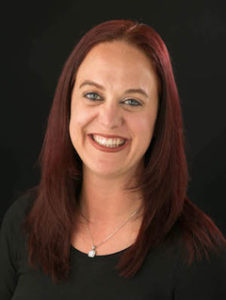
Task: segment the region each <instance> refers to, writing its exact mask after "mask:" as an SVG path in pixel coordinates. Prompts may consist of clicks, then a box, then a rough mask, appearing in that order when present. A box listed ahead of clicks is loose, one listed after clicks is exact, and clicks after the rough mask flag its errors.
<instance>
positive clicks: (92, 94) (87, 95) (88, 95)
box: [84, 93, 101, 101]
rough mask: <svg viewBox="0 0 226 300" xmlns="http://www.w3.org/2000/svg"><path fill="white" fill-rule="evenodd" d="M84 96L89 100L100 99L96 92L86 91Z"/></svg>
mask: <svg viewBox="0 0 226 300" xmlns="http://www.w3.org/2000/svg"><path fill="white" fill-rule="evenodd" d="M84 96H85V97H86V98H88V99H90V100H94V101H95V100H100V99H101V97H100V96H99V95H98V94H97V93H87V94H85V95H84Z"/></svg>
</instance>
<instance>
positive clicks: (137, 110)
mask: <svg viewBox="0 0 226 300" xmlns="http://www.w3.org/2000/svg"><path fill="white" fill-rule="evenodd" d="M85 81H92V82H95V83H97V84H99V85H101V86H102V88H100V87H97V86H96V85H93V84H84V82H85ZM81 85H83V86H82V87H81ZM128 89H142V91H143V93H145V94H146V95H145V94H143V93H140V92H134V91H133V92H126V91H127V90H128ZM93 93H95V94H93ZM138 104H139V105H138ZM157 111H158V79H157V76H156V74H155V72H154V70H153V67H152V64H151V62H150V59H149V58H148V57H147V56H146V55H145V54H144V53H143V52H142V51H141V50H140V49H137V48H136V47H135V46H132V45H130V44H128V43H126V42H124V41H113V42H106V43H100V44H98V45H97V46H95V47H94V48H92V49H91V50H90V52H89V53H88V54H87V56H86V57H85V59H84V60H83V62H82V64H81V65H80V67H79V69H78V71H77V74H76V78H75V84H74V87H73V91H72V98H71V116H70V125H69V133H70V137H71V141H72V144H73V146H74V148H75V150H76V151H77V153H78V155H79V156H80V158H81V160H82V162H83V184H82V190H81V195H80V202H81V211H82V213H83V214H84V215H85V216H86V217H87V218H88V219H89V221H90V224H91V227H92V236H93V238H94V241H95V242H96V243H98V242H100V241H101V240H103V239H104V238H105V237H106V236H107V235H109V233H111V232H112V231H113V230H114V229H115V228H116V227H118V226H119V225H120V224H121V223H122V222H123V221H124V220H125V219H126V218H127V217H128V216H129V214H130V213H131V212H132V211H134V210H135V209H136V208H138V207H140V206H141V205H142V200H141V197H140V195H139V194H134V193H133V194H131V193H130V194H129V193H128V192H125V191H124V190H123V187H124V186H125V185H126V184H128V183H129V182H132V180H133V179H135V178H136V176H137V175H138V174H139V172H142V168H143V156H144V154H145V152H146V150H147V148H148V146H149V144H150V143H151V140H152V136H153V131H154V126H155V122H156V118H157ZM91 133H98V134H100V135H101V134H105V135H117V136H122V137H124V138H126V139H127V140H128V144H127V146H126V147H125V148H124V149H123V150H121V151H118V152H104V151H101V150H99V149H96V148H95V147H94V146H93V144H92V143H91V142H90V138H89V137H88V134H91ZM131 178H133V179H131ZM83 223H84V222H83ZM140 223H141V219H138V220H137V219H136V220H135V221H134V222H132V221H131V222H129V223H127V225H126V226H125V227H123V229H121V230H120V232H118V233H117V234H116V237H115V238H114V237H112V238H111V239H110V240H111V241H110V240H109V241H108V242H107V243H106V244H103V245H102V246H101V247H100V250H99V253H100V252H101V251H103V253H107V252H109V249H108V245H111V243H112V245H113V243H116V244H117V240H119V237H121V238H122V239H124V240H126V242H125V245H127V246H128V244H129V243H131V240H128V235H130V236H132V237H133V239H134V238H135V236H136V234H137V232H138V229H139V226H140ZM77 230H78V229H77ZM85 230H86V231H84V232H83V233H84V234H85V236H86V237H87V238H86V239H84V237H83V245H85V243H86V242H87V247H88V244H89V248H90V237H89V236H87V228H86V229H85ZM80 231H81V232H82V231H83V230H82V228H80ZM132 232H133V234H132V235H131V233H132ZM114 239H117V240H114ZM85 240H86V241H85ZM81 243H82V242H81V239H80V245H81ZM73 245H74V246H77V248H79V238H78V240H76V239H75V237H74V243H73ZM114 245H115V244H114ZM117 245H118V246H115V247H114V249H115V250H120V247H121V248H123V245H122V244H120V243H119V244H117ZM109 247H110V246H109ZM85 248H86V247H85V246H84V247H82V246H80V249H83V250H84V249H85ZM101 249H103V250H101ZM84 251H85V250H84ZM111 251H112V247H111Z"/></svg>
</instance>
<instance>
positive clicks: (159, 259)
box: [0, 197, 226, 300]
mask: <svg viewBox="0 0 226 300" xmlns="http://www.w3.org/2000/svg"><path fill="white" fill-rule="evenodd" d="M30 201H31V200H30V199H29V198H27V197H22V198H20V199H18V200H17V201H15V202H14V203H13V205H11V207H10V208H9V209H8V211H7V213H6V214H5V217H4V220H3V224H2V228H1V240H0V299H1V300H7V299H13V300H31V299H32V300H47V299H48V300H51V299H54V300H58V299H65V300H66V299H73V300H76V299H81V300H87V299H90V300H91V299H92V300H93V299H98V300H99V299H108V300H111V299H114V300H116V299H117V300H120V299H123V300H127V299H128V300H146V299H149V300H158V299H160V300H166V299H167V300H169V299H175V300H191V299H192V300H202V299H203V300H204V299H205V300H210V299H211V300H216V299H218V300H219V299H222V300H223V299H226V253H225V252H222V254H221V255H220V256H216V255H212V256H211V260H210V261H207V260H203V261H202V262H199V263H198V262H195V263H193V264H192V266H191V267H188V266H186V265H184V264H183V263H182V259H181V252H182V248H181V247H179V244H178V243H171V244H169V243H168V244H165V245H162V246H159V247H158V248H156V249H155V250H151V251H150V252H149V254H148V256H147V258H146V260H145V263H144V264H143V266H142V268H141V269H140V270H139V271H138V273H137V274H136V275H135V276H134V277H133V278H130V279H125V278H122V277H119V276H118V274H117V271H116V270H115V269H114V266H115V265H116V263H117V260H118V257H119V255H120V253H122V252H123V251H125V250H122V251H120V252H117V253H114V254H110V255H101V256H96V257H95V258H89V257H88V256H87V254H85V253H82V252H80V251H79V250H77V249H75V248H73V247H72V246H71V272H70V277H69V279H68V280H67V281H66V282H61V283H58V284H54V283H53V282H52V281H51V278H50V277H49V276H47V275H45V274H44V273H42V272H41V271H35V270H33V269H32V268H30V267H29V266H28V263H27V250H26V248H25V244H26V243H25V237H24V236H23V234H22V231H21V229H20V224H21V222H22V220H23V219H24V216H25V214H26V213H27V211H28V208H29V203H30Z"/></svg>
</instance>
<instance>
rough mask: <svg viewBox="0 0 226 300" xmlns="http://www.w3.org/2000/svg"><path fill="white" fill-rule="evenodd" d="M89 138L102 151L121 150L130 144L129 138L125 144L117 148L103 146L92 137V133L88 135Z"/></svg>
mask: <svg viewBox="0 0 226 300" xmlns="http://www.w3.org/2000/svg"><path fill="white" fill-rule="evenodd" d="M88 138H89V140H90V142H91V144H92V145H93V146H94V147H95V148H96V149H98V150H100V151H104V152H118V151H121V150H123V149H124V148H125V147H127V145H128V143H129V142H128V140H126V142H125V144H123V145H122V146H119V147H116V148H109V147H105V146H102V145H99V144H98V143H96V142H95V141H94V140H93V139H92V136H91V135H88Z"/></svg>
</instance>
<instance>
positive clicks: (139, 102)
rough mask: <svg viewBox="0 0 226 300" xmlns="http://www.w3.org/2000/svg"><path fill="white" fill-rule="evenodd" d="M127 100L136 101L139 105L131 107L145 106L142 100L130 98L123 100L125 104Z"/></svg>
mask: <svg viewBox="0 0 226 300" xmlns="http://www.w3.org/2000/svg"><path fill="white" fill-rule="evenodd" d="M127 100H134V101H136V102H137V103H138V104H137V105H131V106H141V105H143V102H142V101H141V100H140V99H136V98H133V97H128V98H125V99H123V102H125V101H127Z"/></svg>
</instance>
